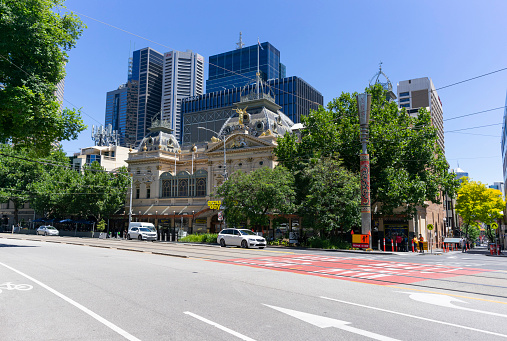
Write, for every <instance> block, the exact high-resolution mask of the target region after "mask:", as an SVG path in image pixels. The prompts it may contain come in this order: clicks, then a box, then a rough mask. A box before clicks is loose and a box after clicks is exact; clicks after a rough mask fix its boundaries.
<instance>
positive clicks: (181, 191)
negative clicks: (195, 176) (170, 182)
mask: <svg viewBox="0 0 507 341" xmlns="http://www.w3.org/2000/svg"><path fill="white" fill-rule="evenodd" d="M178 196H179V197H187V196H188V179H178Z"/></svg>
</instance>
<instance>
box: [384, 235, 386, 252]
mask: <svg viewBox="0 0 507 341" xmlns="http://www.w3.org/2000/svg"><path fill="white" fill-rule="evenodd" d="M384 252H386V239H385V238H384Z"/></svg>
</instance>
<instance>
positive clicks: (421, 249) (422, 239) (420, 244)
mask: <svg viewBox="0 0 507 341" xmlns="http://www.w3.org/2000/svg"><path fill="white" fill-rule="evenodd" d="M419 252H420V253H424V237H423V236H422V234H420V233H419Z"/></svg>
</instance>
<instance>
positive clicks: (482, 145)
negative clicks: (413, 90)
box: [63, 0, 507, 184]
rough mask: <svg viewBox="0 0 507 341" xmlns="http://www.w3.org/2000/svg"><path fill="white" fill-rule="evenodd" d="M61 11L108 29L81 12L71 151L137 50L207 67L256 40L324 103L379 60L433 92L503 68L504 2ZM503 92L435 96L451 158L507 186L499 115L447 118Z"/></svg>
mask: <svg viewBox="0 0 507 341" xmlns="http://www.w3.org/2000/svg"><path fill="white" fill-rule="evenodd" d="M66 6H67V8H68V9H69V10H72V11H75V12H79V13H81V14H83V15H86V16H88V17H91V18H94V19H96V20H100V21H102V22H103V23H100V22H97V21H95V20H92V19H90V18H87V17H85V16H81V18H82V20H83V21H84V22H85V23H86V25H87V26H88V28H87V29H86V30H85V31H84V33H83V36H82V37H81V39H80V40H79V41H78V43H77V47H76V48H75V49H73V50H72V51H71V52H70V61H69V63H68V64H67V78H66V84H65V100H66V101H65V102H64V105H65V106H67V107H72V106H75V107H78V108H82V110H83V114H82V116H83V119H84V121H85V123H86V124H87V125H88V126H89V129H88V130H86V131H85V132H83V133H81V134H80V136H79V138H78V140H76V141H70V142H69V141H65V142H63V148H64V151H65V152H66V153H67V154H68V155H70V154H72V153H74V152H78V151H79V148H84V147H88V146H91V145H93V141H92V140H91V138H90V134H91V126H92V125H95V126H97V125H99V124H104V115H105V98H106V92H107V91H111V90H115V89H117V87H118V86H119V85H120V84H122V83H125V81H126V78H127V62H128V57H129V52H130V51H131V50H134V48H135V49H141V48H144V47H147V46H149V47H152V48H154V49H155V50H157V51H159V52H161V53H163V52H167V51H170V50H172V49H174V50H180V51H185V50H187V49H190V50H193V51H194V52H197V53H199V54H201V55H203V56H204V57H205V60H206V61H208V57H209V56H210V55H214V54H217V53H222V52H226V51H230V50H233V49H234V48H235V46H236V45H235V43H236V42H237V41H238V37H239V32H240V31H241V32H243V41H244V43H245V44H246V45H247V46H249V45H253V44H255V43H256V42H257V37H259V39H260V40H261V42H264V41H269V42H270V43H271V44H273V45H274V46H275V47H276V48H277V49H278V50H280V59H281V62H282V63H284V64H285V65H286V67H287V76H299V77H301V78H303V79H304V80H305V81H307V82H308V83H309V84H311V85H312V86H313V87H315V88H316V89H317V90H319V91H320V92H321V93H322V94H323V95H324V103H325V104H327V103H328V102H329V101H331V100H332V99H333V98H334V97H337V96H339V95H340V93H341V92H354V91H358V92H362V91H363V90H364V88H365V87H366V86H368V82H369V80H370V79H371V78H372V77H373V75H374V74H375V73H376V72H377V71H378V65H379V62H380V61H382V62H383V68H382V69H383V71H384V72H385V73H386V74H387V76H388V77H389V78H390V80H391V82H392V83H393V85H394V87H396V84H397V83H398V82H399V81H402V80H407V79H413V78H419V77H430V78H432V80H433V83H434V85H435V87H436V88H437V89H438V88H441V87H445V86H447V85H451V84H454V83H456V82H460V81H463V80H466V79H470V78H473V77H477V76H480V75H484V74H487V73H490V72H492V71H496V70H500V69H503V68H507V58H506V56H507V44H506V37H507V21H506V20H505V16H506V13H507V1H503V0H498V1H493V0H483V1H480V2H479V1H471V0H468V1H463V0H461V1H447V0H446V1H434V0H426V1H406V0H405V1H401V0H400V1H394V0H393V1H389V0H386V1H375V0H371V1H364V0H363V1H360V0H359V1H352V0H351V1H344V0H341V1H331V0H330V1H320V0H314V1H307V0H306V1H301V0H292V1H277V0H271V1H264V0H258V1H254V2H248V1H233V0H231V1H220V0H218V1H192V0H187V1H171V0H148V1H139V0H137V1H132V0H123V1H117V0H108V1H103V0H100V1H99V0H87V1H82V0H67V2H66ZM104 23H105V24H104ZM108 25H112V26H115V27H117V28H121V29H122V30H124V31H128V32H131V33H133V34H135V35H132V34H129V33H127V32H124V31H122V30H119V29H116V28H113V27H111V26H108ZM141 37H144V38H147V39H149V40H151V41H147V40H144V39H142V38H141ZM157 43H158V44H157ZM159 44H161V45H159ZM205 72H206V78H207V67H206V69H205ZM506 91H507V70H505V71H501V72H497V73H494V74H492V75H488V76H485V77H481V78H478V79H475V80H471V81H469V82H464V83H462V84H458V85H455V86H451V87H447V88H444V89H441V90H438V94H439V96H440V98H441V100H442V103H443V110H444V130H445V131H446V133H445V146H446V157H447V160H448V161H449V163H450V165H451V168H456V167H457V166H458V163H459V167H460V168H462V169H463V170H465V171H468V172H469V173H470V177H471V178H472V179H473V180H477V181H481V182H483V183H488V184H492V183H493V182H495V181H503V170H502V157H501V152H500V141H501V139H500V136H501V132H502V125H501V124H502V120H503V114H504V110H503V109H498V110H493V111H488V112H486V113H482V114H477V115H472V116H468V117H465V118H460V119H454V120H449V119H451V118H453V117H456V116H461V115H466V114H472V113H476V112H479V111H484V110H488V109H493V108H499V107H503V106H505V103H506ZM486 125H489V126H487V127H483V128H477V129H470V130H463V131H460V132H450V131H451V130H456V129H464V128H472V127H478V126H486Z"/></svg>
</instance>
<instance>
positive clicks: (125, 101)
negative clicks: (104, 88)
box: [105, 80, 139, 147]
mask: <svg viewBox="0 0 507 341" xmlns="http://www.w3.org/2000/svg"><path fill="white" fill-rule="evenodd" d="M138 91H139V89H138V83H137V81H135V80H130V81H128V83H126V84H123V85H120V86H119V87H118V89H117V90H113V91H109V92H108V93H107V94H106V117H105V125H106V126H107V125H109V124H110V125H111V126H112V128H113V130H115V131H116V132H117V133H118V145H120V146H122V147H130V146H134V145H135V143H136V128H137V105H138Z"/></svg>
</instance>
